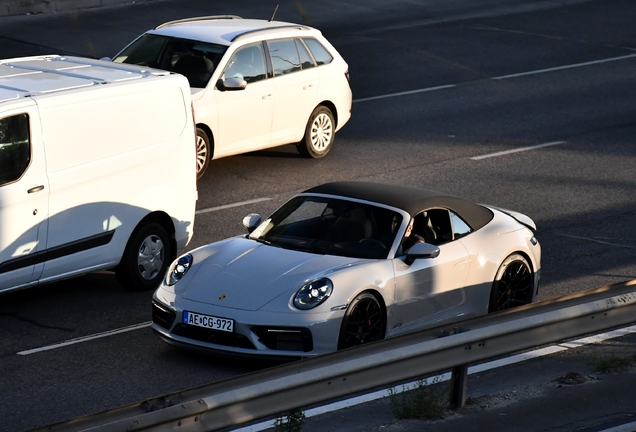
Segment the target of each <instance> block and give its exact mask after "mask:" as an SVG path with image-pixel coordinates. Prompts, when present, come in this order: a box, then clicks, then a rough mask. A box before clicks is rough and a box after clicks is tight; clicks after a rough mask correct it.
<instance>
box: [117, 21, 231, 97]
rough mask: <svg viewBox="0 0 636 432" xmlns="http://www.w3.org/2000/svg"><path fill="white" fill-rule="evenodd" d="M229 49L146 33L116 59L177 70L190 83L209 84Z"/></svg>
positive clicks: (203, 85) (196, 84)
mask: <svg viewBox="0 0 636 432" xmlns="http://www.w3.org/2000/svg"><path fill="white" fill-rule="evenodd" d="M226 50H227V47H226V46H223V45H216V44H211V43H205V42H199V41H193V40H188V39H181V38H174V37H167V36H159V35H153V34H145V35H143V36H141V37H140V38H139V39H137V40H136V41H134V42H133V43H132V44H131V45H129V46H128V47H127V48H126V49H124V50H123V51H122V52H121V53H119V54H118V55H117V57H115V58H114V59H113V61H114V62H116V63H130V64H136V65H141V66H148V67H151V68H156V69H163V70H167V71H170V72H176V73H179V74H181V75H183V76H185V77H186V78H187V79H188V81H189V82H190V87H193V88H205V87H206V86H207V84H208V81H210V77H211V76H212V73H213V72H214V69H215V68H216V66H217V65H218V64H219V61H220V60H221V57H223V54H225V51H226Z"/></svg>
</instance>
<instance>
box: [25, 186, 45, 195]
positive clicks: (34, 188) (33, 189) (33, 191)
mask: <svg viewBox="0 0 636 432" xmlns="http://www.w3.org/2000/svg"><path fill="white" fill-rule="evenodd" d="M41 190H44V186H43V185H40V186H35V187H32V188H31V189H29V190H28V191H27V193H38V192H40V191H41Z"/></svg>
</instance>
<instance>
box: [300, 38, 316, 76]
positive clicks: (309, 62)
mask: <svg viewBox="0 0 636 432" xmlns="http://www.w3.org/2000/svg"><path fill="white" fill-rule="evenodd" d="M296 45H297V46H298V53H299V54H300V63H301V64H302V66H303V69H309V68H312V67H315V66H316V64H315V63H314V60H313V59H312V58H311V56H310V55H309V52H308V51H307V47H305V44H303V43H302V42H301V41H300V40H299V39H296Z"/></svg>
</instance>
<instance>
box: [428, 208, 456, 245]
mask: <svg viewBox="0 0 636 432" xmlns="http://www.w3.org/2000/svg"><path fill="white" fill-rule="evenodd" d="M424 214H426V217H427V218H428V225H429V226H430V227H431V228H432V229H433V232H434V233H435V241H434V242H430V243H433V244H436V245H441V244H444V243H448V242H449V241H451V240H453V229H452V227H451V220H450V215H449V211H448V210H446V209H431V210H427V211H425V212H424ZM427 243H429V242H428V241H427Z"/></svg>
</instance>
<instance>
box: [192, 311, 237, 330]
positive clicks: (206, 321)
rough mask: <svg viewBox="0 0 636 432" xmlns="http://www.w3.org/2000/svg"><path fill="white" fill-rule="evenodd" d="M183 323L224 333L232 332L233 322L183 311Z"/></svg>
mask: <svg viewBox="0 0 636 432" xmlns="http://www.w3.org/2000/svg"><path fill="white" fill-rule="evenodd" d="M183 323H184V324H188V325H193V326H197V327H204V328H208V329H212V330H221V331H225V332H233V331H234V320H232V319H227V318H219V317H214V316H210V315H201V314H198V313H194V312H188V311H183Z"/></svg>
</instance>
